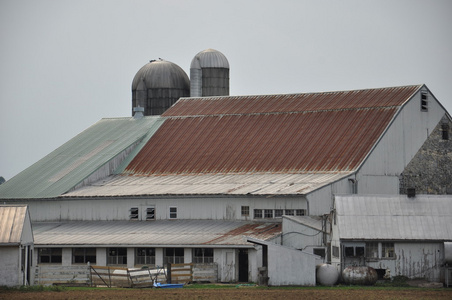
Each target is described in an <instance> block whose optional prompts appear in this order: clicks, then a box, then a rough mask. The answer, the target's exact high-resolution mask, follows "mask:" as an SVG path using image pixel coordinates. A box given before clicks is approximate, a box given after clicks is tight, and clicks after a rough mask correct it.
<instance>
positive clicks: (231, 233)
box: [33, 220, 281, 246]
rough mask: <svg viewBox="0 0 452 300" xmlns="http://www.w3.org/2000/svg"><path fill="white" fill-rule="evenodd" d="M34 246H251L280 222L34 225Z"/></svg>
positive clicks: (274, 233)
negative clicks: (249, 238)
mask: <svg viewBox="0 0 452 300" xmlns="http://www.w3.org/2000/svg"><path fill="white" fill-rule="evenodd" d="M33 227H34V236H35V245H37V246H39V245H63V246H64V245H105V246H108V245H149V246H151V245H154V246H157V245H158V246H166V245H168V246H170V245H250V244H249V243H247V242H246V240H245V238H244V237H245V236H251V237H255V238H259V239H262V240H267V239H271V238H274V237H275V236H277V235H279V234H280V232H281V224H278V223H251V222H238V221H212V220H162V221H148V222H140V221H138V222H131V221H116V222H108V221H105V222H101V221H99V222H63V223H34V224H33Z"/></svg>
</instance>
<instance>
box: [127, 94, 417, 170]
mask: <svg viewBox="0 0 452 300" xmlns="http://www.w3.org/2000/svg"><path fill="white" fill-rule="evenodd" d="M419 88H420V86H408V87H399V88H384V89H373V90H359V91H347V92H333V93H317V94H298V95H272V96H266V95H264V96H245V97H212V98H194V99H193V98H192V99H181V100H179V101H178V102H177V104H175V105H174V106H173V107H172V108H171V109H170V110H168V111H167V113H165V116H166V117H167V120H165V122H164V124H163V125H162V126H161V127H160V128H159V129H158V130H157V132H156V133H155V134H154V136H153V137H152V138H151V139H150V140H149V142H148V143H147V144H146V146H144V147H143V149H142V150H141V151H140V152H139V153H138V154H137V156H136V157H135V158H134V159H133V160H132V162H131V163H130V164H129V166H128V167H127V168H126V170H125V172H124V173H126V174H131V175H142V176H150V175H169V174H227V173H241V174H244V173H247V174H248V173H268V172H270V173H305V172H342V171H352V170H355V169H356V168H357V167H358V166H359V165H360V164H361V162H362V161H363V160H364V158H365V157H366V156H367V155H368V153H369V151H370V150H371V149H372V147H373V146H374V145H375V143H376V141H377V140H378V139H379V138H380V136H381V134H382V133H383V132H384V130H385V129H386V128H387V126H388V124H389V122H390V121H391V120H392V118H393V117H394V115H395V113H396V112H397V111H398V109H399V108H400V106H401V105H402V104H404V103H405V102H406V101H407V100H409V99H410V98H411V96H412V95H413V94H414V93H415V92H416V91H417V90H418V89H419Z"/></svg>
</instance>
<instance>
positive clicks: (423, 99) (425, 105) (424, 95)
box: [421, 93, 428, 111]
mask: <svg viewBox="0 0 452 300" xmlns="http://www.w3.org/2000/svg"><path fill="white" fill-rule="evenodd" d="M421 111H428V95H427V93H421Z"/></svg>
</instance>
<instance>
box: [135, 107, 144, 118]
mask: <svg viewBox="0 0 452 300" xmlns="http://www.w3.org/2000/svg"><path fill="white" fill-rule="evenodd" d="M133 112H134V114H133V117H134V118H135V119H141V118H142V117H143V112H144V107H141V106H138V107H134V108H133Z"/></svg>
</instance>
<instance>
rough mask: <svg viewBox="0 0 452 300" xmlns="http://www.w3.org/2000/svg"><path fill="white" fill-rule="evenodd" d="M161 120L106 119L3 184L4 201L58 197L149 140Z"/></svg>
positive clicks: (1, 189) (2, 197)
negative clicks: (132, 148)
mask: <svg viewBox="0 0 452 300" xmlns="http://www.w3.org/2000/svg"><path fill="white" fill-rule="evenodd" d="M159 121H160V122H159ZM161 121H162V120H161V119H159V118H158V117H144V118H140V119H135V118H112V119H102V120H100V121H99V122H97V123H96V124H94V125H93V126H91V127H89V128H88V129H86V130H85V131H83V132H82V133H80V134H79V135H77V136H76V137H74V138H73V139H71V140H70V141H68V142H67V143H65V144H64V145H62V146H61V147H59V148H57V149H56V150H54V151H53V152H51V153H50V154H48V155H47V156H45V157H44V158H42V159H41V160H39V161H38V162H37V163H35V164H33V165H32V166H30V167H29V168H27V169H25V170H24V171H22V172H21V173H19V174H18V175H17V176H15V177H13V178H12V179H10V180H8V181H6V182H5V183H3V184H2V185H0V199H12V198H48V197H57V196H59V195H61V194H63V193H65V192H67V191H69V190H70V189H72V188H73V187H75V186H76V185H77V184H79V183H80V182H82V181H83V180H84V179H85V178H87V177H88V176H89V175H91V174H92V173H93V172H95V171H96V170H98V169H99V168H100V167H101V166H104V165H105V164H106V163H108V162H109V161H110V160H112V159H113V158H115V157H116V156H117V155H118V154H120V153H121V152H123V151H125V150H126V149H128V148H129V147H131V146H132V145H136V144H138V143H139V142H140V141H142V140H146V139H148V138H149V137H150V134H151V133H152V132H153V131H154V130H156V128H158V126H159V124H160V123H161ZM129 149H130V148H129ZM107 175H108V174H107Z"/></svg>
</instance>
